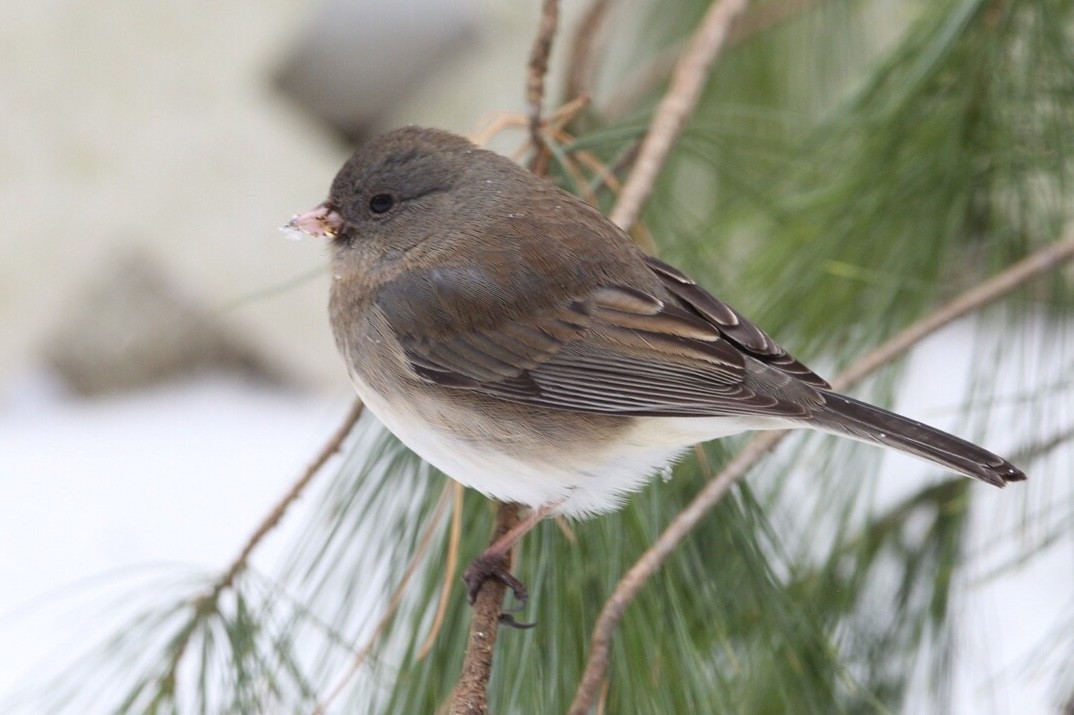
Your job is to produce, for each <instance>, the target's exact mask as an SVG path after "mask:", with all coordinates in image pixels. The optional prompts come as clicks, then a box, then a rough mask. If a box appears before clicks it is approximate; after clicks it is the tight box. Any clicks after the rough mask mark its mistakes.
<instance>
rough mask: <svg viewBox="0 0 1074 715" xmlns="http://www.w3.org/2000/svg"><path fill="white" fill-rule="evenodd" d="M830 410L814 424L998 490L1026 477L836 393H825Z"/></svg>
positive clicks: (971, 447)
mask: <svg viewBox="0 0 1074 715" xmlns="http://www.w3.org/2000/svg"><path fill="white" fill-rule="evenodd" d="M821 395H823V397H824V400H825V402H826V403H827V407H823V408H821V409H819V410H817V411H816V412H815V413H814V415H813V421H812V426H814V427H816V428H818V429H821V430H824V431H825V432H831V433H833V434H837V435H843V436H846V437H852V438H854V439H857V440H860V441H862V442H869V443H870V444H878V445H881V446H883V447H891V448H892V449H897V450H899V451H900V452H907V453H909V454H913V455H916V456H918V457H923V458H924V459H927V460H929V461H930V462H935V463H936V464H939V465H941V466H943V467H947V468H948V469H950V470H952V471H955V472H958V473H959V474H964V475H966V476H968V477H974V478H976V479H980V480H981V481H983V482H988V483H989V484H994V485H995V486H997V487H1003V486H1006V484H1007V482H1020V481H1022V480H1024V479H1025V478H1026V475H1025V474H1024V473H1023V472H1022V470H1020V469H1018V467H1016V466H1014V465H1013V464H1011V463H1010V462H1008V461H1007V460H1006V459H1003V458H1002V457H999V456H997V455H995V454H992V453H991V452H989V451H988V450H986V449H982V448H981V447H978V446H977V445H975V444H971V443H970V442H967V441H966V440H964V439H959V438H958V437H955V436H954V435H950V434H947V433H946V432H941V431H940V430H938V429H935V428H933V427H929V426H928V425H925V424H922V423H920V422H916V421H914V420H911V419H909V418H906V417H901V416H899V415H897V414H895V413H893V412H888V411H887V410H883V409H881V408H879V407H874V406H872V405H869V404H866V403H864V402H859V401H857V400H855V399H853V398H851V397H846V396H844V395H839V394H836V393H834V392H827V391H821Z"/></svg>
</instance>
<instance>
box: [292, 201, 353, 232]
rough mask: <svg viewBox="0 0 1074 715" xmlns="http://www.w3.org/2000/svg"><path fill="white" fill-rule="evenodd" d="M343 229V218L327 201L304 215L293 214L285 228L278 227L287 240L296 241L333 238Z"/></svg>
mask: <svg viewBox="0 0 1074 715" xmlns="http://www.w3.org/2000/svg"><path fill="white" fill-rule="evenodd" d="M342 228H343V217H342V216H340V215H339V212H337V211H336V210H335V209H333V208H332V207H331V206H330V205H329V203H328V202H327V201H325V202H324V203H322V204H319V205H317V206H315V207H314V208H312V209H310V210H309V211H307V212H306V213H303V214H295V215H294V216H292V217H291V220H290V221H288V222H287V225H286V226H280V230H281V231H283V232H284V233H285V234H286V235H287V237H288V238H290V239H292V240H295V241H298V240H301V239H302V237H303V236H309V237H310V238H335V237H336V236H337V235H338V234H339V232H340V230H341V229H342Z"/></svg>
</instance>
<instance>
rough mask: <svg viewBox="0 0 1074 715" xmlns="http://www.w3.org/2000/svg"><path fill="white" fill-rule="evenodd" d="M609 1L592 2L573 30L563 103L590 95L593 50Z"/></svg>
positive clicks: (594, 0) (596, 0)
mask: <svg viewBox="0 0 1074 715" xmlns="http://www.w3.org/2000/svg"><path fill="white" fill-rule="evenodd" d="M610 6H611V0H593V2H591V3H590V5H589V7H588V8H587V9H586V11H585V14H584V15H582V19H581V20H579V22H578V27H576V28H575V29H574V36H573V38H572V39H571V48H570V52H569V53H568V55H567V56H568V60H567V80H566V83H565V84H564V86H563V101H564V102H569V101H570V100H572V99H574V98H575V97H580V96H581V95H583V94H590V91H589V90H590V85H591V84H592V82H593V67H594V61H593V60H594V55H595V53H594V51H593V50H594V49H595V48H596V45H597V37H598V36H599V35H600V28H601V25H603V24H604V20H605V18H606V17H607V16H608V8H609V7H610Z"/></svg>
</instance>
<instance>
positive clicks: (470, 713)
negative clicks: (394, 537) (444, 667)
mask: <svg viewBox="0 0 1074 715" xmlns="http://www.w3.org/2000/svg"><path fill="white" fill-rule="evenodd" d="M520 509H521V507H520V506H519V505H518V504H514V503H509V504H504V503H500V504H498V505H497V509H496V526H495V528H494V529H493V531H492V539H490V540H489V543H490V544H495V543H496V542H497V541H498V540H499V538H500V537H501V536H503V535H504V534H506V533H507V532H509V531H510V530H511V529H513V528H514V527H515V526H516V525H517V524H518V523H519V521H520V519H519V511H520ZM506 591H507V587H506V586H505V585H504V584H503V583H501V582H499V581H497V580H495V579H489V580H488V581H486V582H485V583H484V584H482V586H481V590H480V591H478V594H477V600H476V601H475V602H474V607H473V611H474V619H473V621H472V622H471V623H470V641H469V643H468V644H467V646H466V658H465V659H464V660H463V664H462V674H461V675H460V676H459V684H458V685H456V686H455V693H454V695H453V697H452V703H451V713H452V715H486V713H488V684H489V677H490V676H491V675H492V652H493V648H494V647H495V645H496V633H497V630H498V629H499V625H500V614H501V612H502V609H503V597H504V594H505V593H506Z"/></svg>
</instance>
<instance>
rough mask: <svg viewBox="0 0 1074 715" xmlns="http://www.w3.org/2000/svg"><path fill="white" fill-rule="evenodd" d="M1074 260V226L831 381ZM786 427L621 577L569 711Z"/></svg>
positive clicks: (762, 441) (743, 455) (732, 468)
mask: <svg viewBox="0 0 1074 715" xmlns="http://www.w3.org/2000/svg"><path fill="white" fill-rule="evenodd" d="M1071 260H1074V231H1072V232H1071V233H1069V234H1068V235H1067V236H1066V237H1065V238H1063V239H1061V240H1059V241H1057V242H1055V243H1052V244H1049V245H1047V246H1045V247H1044V248H1042V249H1040V250H1039V251H1037V252H1035V253H1033V254H1031V255H1029V256H1027V257H1026V258H1024V259H1022V260H1021V261H1019V262H1018V263H1016V264H1014V265H1013V266H1011V267H1010V268H1008V269H1006V270H1005V271H1003V272H1001V273H999V274H997V275H995V276H993V277H992V278H989V279H987V280H985V281H983V282H982V283H980V284H978V285H977V286H975V287H973V288H971V289H970V290H968V291H966V292H965V293H963V294H962V295H960V296H958V297H957V298H955V299H954V300H952V301H950V302H948V303H947V304H945V305H943V306H941V307H939V308H938V309H936V310H935V311H933V312H932V313H930V314H929V315H927V316H925V317H924V318H922V319H921V320H919V321H917V322H916V323H914V324H912V325H910V326H909V327H907V328H906V329H904V330H902V331H901V332H899V333H898V334H896V335H895V336H893V337H892V338H891V339H889V340H887V341H885V342H884V343H883V344H882V345H880V346H879V347H877V348H876V349H875V350H873V351H872V352H870V353H867V354H866V355H864V356H863V357H862V358H861V359H859V360H858V361H857V362H855V363H854V364H853V365H851V366H850V367H849V368H847V369H846V370H844V371H843V372H842V373H841V374H840V375H839V376H838V377H836V378H835V379H834V380H832V385H833V387H835V388H836V389H838V390H846V389H847V388H849V387H851V386H853V385H854V384H855V383H857V382H859V381H861V380H862V379H864V378H865V377H867V376H868V375H870V374H872V373H873V372H875V371H876V370H878V369H880V368H881V367H883V366H885V365H887V364H889V363H890V362H892V361H893V360H895V359H896V358H898V357H900V356H902V355H904V354H905V353H906V352H907V351H909V350H910V349H911V348H913V347H914V346H915V345H917V344H918V343H920V342H921V341H922V340H924V339H925V338H926V337H928V336H929V335H931V334H933V333H935V332H936V331H937V330H939V329H940V328H942V327H943V326H945V325H947V324H948V323H950V322H952V321H953V320H956V319H957V318H960V317H962V316H964V315H967V314H969V313H972V312H974V311H977V310H980V309H981V308H983V307H985V306H987V305H990V304H992V303H994V302H996V301H997V300H999V299H1001V298H1003V297H1004V296H1006V295H1008V294H1009V293H1011V292H1012V291H1014V290H1016V289H1017V288H1019V287H1021V286H1023V285H1025V284H1026V283H1027V282H1029V281H1030V280H1032V279H1034V278H1037V277H1038V276H1040V275H1042V274H1044V273H1047V272H1049V271H1051V270H1053V269H1056V268H1059V267H1061V266H1063V265H1065V264H1066V263H1068V262H1070V261H1071ZM786 435H787V432H764V433H761V434H759V435H758V436H756V437H754V438H753V439H752V440H750V441H749V442H748V443H747V444H746V446H745V447H744V448H743V450H742V451H741V452H740V453H739V454H738V455H737V456H736V457H735V458H734V459H733V460H731V462H730V463H729V464H728V465H727V467H725V468H724V470H723V471H722V472H720V473H719V474H718V475H717V476H716V477H715V478H714V479H713V480H712V481H711V482H709V484H708V485H707V486H706V487H705V488H704V489H702V490H701V491H700V492H699V493H698V495H697V496H696V497H695V498H694V500H693V501H692V502H691V503H690V504H689V506H687V507H686V509H684V510H683V511H682V512H680V513H679V515H678V516H676V517H675V519H673V520H672V522H671V523H670V524H668V526H667V528H666V529H664V531H663V533H662V534H661V535H660V538H659V539H657V541H656V542H655V543H654V544H653V546H652V547H651V548H650V549H649V550H648V551H646V552H645V553H644V554H642V556H641V557H640V558H639V559H638V560H637V562H635V564H634V566H633V567H631V568H630V570H629V571H627V573H626V574H625V575H624V576H623V578H622V579H620V581H619V584H618V585H617V586H616V588H615V591H613V593H612V595H611V596H610V597H609V598H608V600H607V601H606V602H605V604H604V607H603V608H602V609H601V613H600V616H599V617H598V619H597V622H596V625H595V626H594V628H593V635H592V638H591V641H590V653H589V657H588V659H587V661H586V666H585V670H584V672H583V674H582V679H581V681H580V682H579V684H578V689H577V691H576V693H575V697H574V702H573V703H572V704H571V708H570V710H569V712H570V713H571V715H585V713H587V712H588V711H589V708H590V706H591V705H592V703H593V700H594V698H595V697H596V695H597V692H598V690H599V688H600V686H601V682H602V681H603V680H604V675H605V672H606V671H607V667H608V656H609V646H610V644H611V638H612V635H613V634H614V632H615V630H616V629H617V628H618V625H619V622H620V621H621V620H622V617H623V613H624V612H625V611H626V608H627V606H629V605H630V603H631V602H632V601H633V600H634V598H635V597H636V596H637V594H638V592H639V591H640V590H641V588H642V586H644V585H645V583H646V582H648V580H649V579H650V578H651V577H652V576H653V574H654V573H655V572H656V570H657V569H659V568H660V566H661V565H662V564H663V563H664V561H665V560H667V557H668V556H669V555H670V554H671V553H672V551H674V550H675V548H676V547H677V546H678V544H679V543H680V542H681V541H682V540H683V539H684V538H685V537H686V535H687V534H688V533H689V532H690V531H691V530H692V529H693V528H694V526H696V525H697V523H698V522H699V521H700V520H701V518H702V517H704V516H705V515H706V514H707V513H708V512H709V511H711V510H712V508H713V507H714V506H715V505H716V504H717V503H718V502H719V501H720V500H721V499H722V498H723V496H724V495H725V494H726V493H727V492H728V490H729V489H730V488H731V486H732V485H734V483H735V482H736V481H737V480H738V479H740V478H741V477H742V476H743V475H745V474H746V472H748V471H749V469H750V468H752V467H753V466H754V465H755V464H756V463H757V462H758V461H759V460H760V459H761V457H763V456H764V455H765V454H766V453H767V452H768V451H770V450H771V449H772V448H773V447H775V446H776V445H777V444H779V442H780V441H782V440H783V438H784V437H785V436H786Z"/></svg>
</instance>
